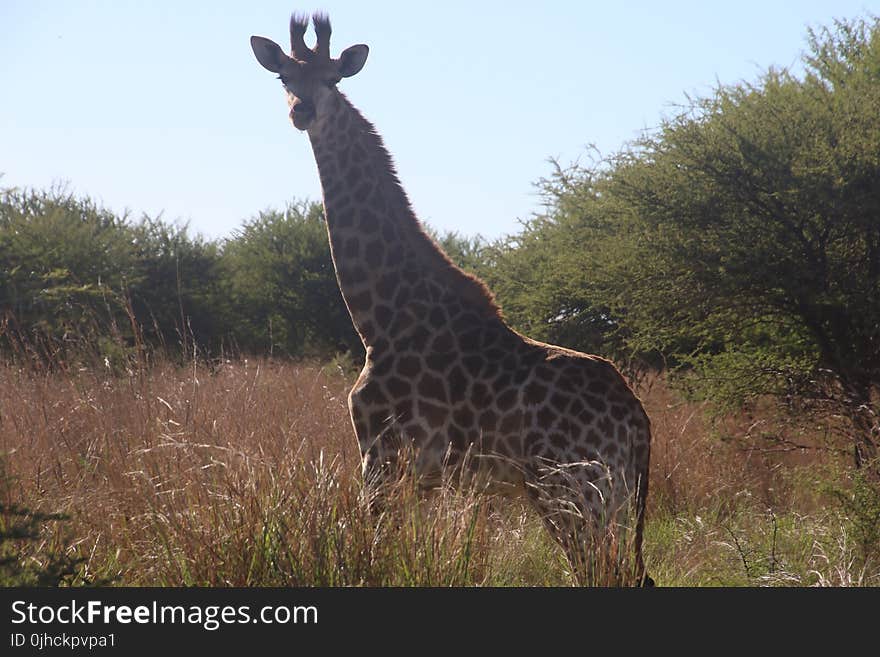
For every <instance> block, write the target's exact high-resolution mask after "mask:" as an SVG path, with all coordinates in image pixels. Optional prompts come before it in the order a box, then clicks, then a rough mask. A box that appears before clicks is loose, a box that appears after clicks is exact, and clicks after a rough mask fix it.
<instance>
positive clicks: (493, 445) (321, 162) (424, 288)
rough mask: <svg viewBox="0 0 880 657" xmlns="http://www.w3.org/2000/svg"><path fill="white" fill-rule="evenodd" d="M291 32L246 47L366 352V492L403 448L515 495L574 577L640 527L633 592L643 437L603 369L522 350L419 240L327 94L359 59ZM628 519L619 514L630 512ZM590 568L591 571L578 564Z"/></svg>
mask: <svg viewBox="0 0 880 657" xmlns="http://www.w3.org/2000/svg"><path fill="white" fill-rule="evenodd" d="M313 23H314V26H315V32H316V34H317V44H316V46H315V47H314V48H308V47H307V46H306V44H305V41H304V36H305V32H306V29H307V27H308V19H307V18H304V17H298V16H294V17H293V18H292V19H291V22H290V37H291V46H292V50H291V55H286V54H285V53H284V52H283V51H282V49H281V48H280V47H279V46H278V45H277V44H276V43H274V42H273V41H270V40H269V39H265V38H263V37H256V36H255V37H251V45H252V47H253V50H254V53H255V55H256V57H257V60H258V61H259V62H260V64H262V65H263V67H265V68H267V69H269V70H270V71H272V72H273V73H277V74H278V76H279V78H280V79H281V81H282V83H283V85H284V88H285V90H286V92H287V96H288V104H289V106H290V117H291V119H292V121H293V124H294V126H295V127H297V128H298V129H300V130H304V131H306V132H307V134H308V136H309V140H310V141H311V144H312V149H313V151H314V155H315V160H316V161H317V165H318V172H319V174H320V179H321V186H322V188H323V195H324V209H325V214H326V220H327V230H328V233H329V236H330V246H331V251H332V255H333V264H334V266H335V268H336V275H337V279H338V281H339V287H340V289H341V291H342V295H343V297H344V299H345V303H346V305H347V306H348V309H349V312H350V313H351V318H352V321H353V322H354V326H355V328H356V329H357V331H358V333H359V334H360V336H361V339H362V340H363V343H364V347H365V348H366V362H365V363H364V368H363V371H362V372H361V374H360V377H359V378H358V380H357V383H356V384H355V385H354V388H353V389H352V391H351V393H350V395H349V407H350V409H351V418H352V423H353V425H354V430H355V433H356V435H357V440H358V443H359V445H360V449H361V453H362V454H363V459H364V474H365V476H366V477H367V479H368V481H369V482H371V483H374V484H379V483H381V480H382V478H383V476H384V474H385V473H386V472H387V471H388V466H389V464H390V463H393V462H394V459H395V458H396V455H397V453H398V450H399V448H400V447H402V446H407V447H412V448H414V451H415V454H416V457H415V458H416V465H417V469H418V471H419V473H420V476H421V478H422V481H423V482H424V483H425V485H431V483H432V482H436V480H437V479H439V478H440V477H441V476H442V474H443V472H444V469H448V468H450V467H457V466H458V465H460V464H461V463H463V462H467V463H468V464H469V466H468V467H472V468H473V469H474V470H475V471H477V472H479V473H480V474H482V475H485V477H486V479H487V480H488V481H490V482H492V484H493V488H494V489H496V490H500V491H502V492H523V493H525V494H526V495H527V496H528V498H529V499H530V501H531V502H532V504H533V505H534V506H535V508H536V509H537V510H538V512H539V513H540V514H541V516H542V518H543V519H544V521H545V524H546V526H547V527H548V529H549V530H550V531H551V532H552V533H553V535H554V536H555V537H556V539H557V540H559V541H560V543H561V544H562V545H563V547H564V548H565V549H566V552H567V554H568V556H569V559H570V560H571V561H572V564H573V566H576V565H577V564H578V563H579V562H583V561H584V559H583V558H582V556H581V555H582V554H583V546H584V545H585V544H587V543H588V542H589V541H590V540H591V538H592V537H595V536H596V530H597V528H598V527H607V526H608V520H609V519H614V523H615V524H616V526H617V527H618V528H625V527H626V526H628V525H629V524H633V525H634V526H635V527H634V528H635V540H634V541H633V543H634V550H635V560H636V563H637V564H638V570H639V577H641V576H642V575H643V572H644V568H643V565H642V558H641V541H642V527H643V523H644V510H645V499H646V496H647V492H648V489H647V484H648V461H649V454H650V436H651V431H650V423H649V420H648V416H647V415H646V413H645V411H644V409H643V408H642V404H641V403H640V402H639V400H638V398H637V397H636V396H635V394H633V392H632V390H631V389H630V387H629V386H628V385H627V383H626V382H625V381H624V379H623V377H622V376H621V375H620V373H619V372H618V371H617V369H616V368H615V367H614V366H613V365H612V364H611V363H610V362H609V361H607V360H605V359H603V358H600V357H598V356H592V355H587V354H583V353H579V352H577V351H572V350H570V349H565V348H562V347H557V346H554V345H549V344H544V343H541V342H537V341H535V340H531V339H529V338H527V337H525V336H523V335H520V334H519V333H517V332H516V331H514V330H513V329H511V328H510V327H509V326H507V324H505V322H504V320H503V319H502V316H501V313H500V310H499V308H498V306H497V305H496V303H495V301H494V299H493V297H492V295H491V293H490V292H489V291H488V290H487V289H486V287H485V285H484V284H483V283H482V281H480V280H479V279H477V278H475V277H474V276H471V275H469V274H467V273H465V272H463V271H462V270H461V269H459V268H458V267H456V266H455V265H454V264H453V263H452V262H451V261H450V260H449V258H448V257H447V256H446V254H444V253H443V251H442V250H441V249H440V248H439V247H438V246H437V244H436V243H435V242H434V241H433V240H432V239H431V238H430V237H428V236H427V235H426V234H425V232H424V231H423V230H422V228H421V226H420V224H419V221H418V219H417V218H416V216H415V214H414V212H413V210H412V208H411V207H410V204H409V200H408V199H407V196H406V193H405V192H404V190H403V188H402V187H401V185H400V182H399V180H398V178H397V174H396V173H395V170H394V166H393V164H392V161H391V157H390V155H389V154H388V151H387V150H386V149H385V146H384V145H383V143H382V139H381V138H380V137H379V135H378V134H377V133H376V130H375V129H374V128H373V126H372V125H371V124H370V123H369V122H368V121H367V120H366V119H364V117H363V116H362V115H361V114H360V113H359V112H358V111H357V110H356V109H355V108H354V106H352V104H351V103H350V102H349V101H348V99H347V98H346V97H345V96H344V95H343V94H342V93H341V92H340V91H339V90H338V89H337V87H336V85H337V84H338V83H339V82H340V80H341V79H342V78H345V77H349V76H351V75H354V74H356V73H358V72H359V71H360V70H361V68H363V66H364V63H365V62H366V59H367V54H368V48H367V46H365V45H355V46H352V47H350V48H348V49H346V50H344V51H343V52H342V53H341V55H340V56H339V57H338V58H337V59H332V58H331V57H330V48H329V40H330V22H329V20H328V19H327V18H326V16H323V15H315V16H314V17H313ZM627 511H629V512H627ZM587 560H588V559H587Z"/></svg>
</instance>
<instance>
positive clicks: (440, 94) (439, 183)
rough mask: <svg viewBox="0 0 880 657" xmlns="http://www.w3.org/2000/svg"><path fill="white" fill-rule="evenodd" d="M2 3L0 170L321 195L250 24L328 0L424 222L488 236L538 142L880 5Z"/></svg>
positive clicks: (647, 106)
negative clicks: (361, 57)
mask: <svg viewBox="0 0 880 657" xmlns="http://www.w3.org/2000/svg"><path fill="white" fill-rule="evenodd" d="M312 1H313V2H317V3H318V4H315V5H311V6H308V5H297V4H295V3H293V2H291V1H290V0H284V1H281V0H259V1H256V0H242V1H240V2H232V1H224V0H211V1H210V2H184V1H183V0H151V1H149V2H147V1H143V2H137V1H135V0H103V1H99V0H79V1H73V0H70V1H62V0H56V1H53V2H50V1H46V0H0V62H2V64H0V94H2V95H0V172H2V173H3V174H4V175H3V178H2V179H0V186H4V187H9V186H33V187H47V186H49V185H51V184H53V183H54V182H61V181H63V182H67V183H68V184H69V187H70V188H71V189H72V190H73V191H75V192H77V193H79V194H88V195H90V196H92V197H93V198H95V199H97V200H98V201H100V202H102V203H103V204H105V205H107V206H109V207H110V208H113V209H114V210H117V211H122V210H125V209H128V210H130V211H131V212H132V213H133V214H134V216H139V215H140V214H141V213H142V212H146V213H147V214H149V215H151V216H154V215H156V214H158V213H159V212H164V217H165V218H166V219H169V220H180V221H188V222H189V224H190V227H191V228H192V229H193V231H194V232H200V233H202V234H204V235H206V236H208V237H223V236H226V235H229V234H230V233H231V231H232V230H234V229H235V228H236V227H237V226H239V225H240V224H241V222H242V220H244V219H247V218H249V217H252V216H253V215H255V214H256V213H257V212H258V211H259V210H262V209H266V208H270V207H275V208H280V207H283V205H284V203H285V202H286V201H287V200H291V199H304V198H309V199H315V200H319V199H320V185H319V183H318V175H317V170H316V168H315V163H314V160H313V158H312V153H311V148H310V146H309V144H308V140H307V137H306V136H305V135H304V134H302V133H299V132H298V131H296V130H295V129H294V128H293V127H292V126H291V125H290V123H289V121H288V119H287V106H286V103H285V100H284V96H283V93H282V90H281V85H280V83H279V82H278V81H277V80H275V79H274V77H273V76H272V74H270V73H268V72H267V71H265V70H263V69H262V68H260V66H259V65H258V64H257V62H256V60H255V59H254V57H253V55H252V53H251V50H250V45H249V41H248V38H249V37H250V35H251V34H260V35H263V36H268V37H270V38H273V39H275V40H276V41H278V42H279V43H281V44H282V46H284V47H285V49H287V48H288V47H289V43H288V41H287V20H288V17H289V15H290V13H291V11H292V10H294V9H296V10H299V11H309V12H310V11H312V10H315V9H324V10H327V11H328V12H329V14H330V17H331V20H332V21H333V26H334V32H333V39H332V42H331V51H332V53H333V54H334V55H336V54H338V53H339V51H340V50H342V49H343V48H345V47H347V46H349V45H351V44H353V43H367V44H368V45H369V46H370V56H369V59H368V61H367V64H366V66H365V68H364V70H363V71H362V72H361V73H360V74H359V75H357V76H356V77H354V78H350V79H347V80H344V81H343V82H342V84H341V88H342V89H343V90H344V91H345V93H346V94H347V95H348V96H349V98H350V99H351V100H352V101H353V102H354V104H355V105H356V106H358V107H359V108H360V109H361V111H362V112H363V113H364V114H365V115H366V116H367V118H369V119H370V120H371V121H373V123H374V124H375V125H376V127H377V128H378V130H379V132H380V133H381V134H382V135H383V137H384V139H385V143H386V145H387V146H388V148H389V149H390V151H391V153H392V154H393V156H394V158H395V160H396V163H397V168H398V171H399V173H400V177H401V180H402V181H403V184H404V186H405V187H406V188H407V191H408V192H409V195H410V198H411V200H412V202H413V205H414V207H415V209H416V211H417V212H418V213H419V215H420V216H421V218H422V219H424V220H426V221H427V222H429V223H430V224H432V225H433V226H435V227H436V228H438V229H441V230H457V231H459V232H462V233H466V234H474V233H480V234H482V235H484V236H486V237H490V238H491V237H496V236H498V235H501V234H503V233H512V232H516V231H517V229H518V224H517V219H518V218H527V217H529V216H530V215H531V214H532V212H534V211H536V210H538V209H539V207H540V203H539V200H540V199H539V197H538V196H537V195H536V193H535V188H534V183H535V181H537V180H538V179H539V178H541V177H543V176H547V175H548V174H549V173H550V171H551V167H550V165H549V164H548V158H558V159H559V160H560V161H561V162H563V163H569V162H572V161H574V160H575V159H577V158H579V157H580V158H583V157H585V155H586V152H587V151H586V146H587V145H588V144H595V145H596V146H597V147H598V148H599V150H600V151H601V152H602V153H603V154H610V153H612V152H614V151H616V150H618V149H619V148H620V147H621V146H622V145H623V144H624V143H625V142H626V141H627V140H630V139H632V138H634V137H635V136H636V135H637V134H638V133H639V132H640V131H641V130H643V129H645V128H651V127H653V126H656V125H657V124H658V122H659V120H660V117H661V116H663V115H664V114H669V113H670V112H671V108H672V106H673V105H674V104H676V103H680V102H682V101H683V100H684V95H685V93H689V94H692V95H693V94H701V95H705V94H707V93H709V92H710V91H711V89H712V87H713V85H714V84H715V83H716V81H720V82H722V83H733V82H737V81H739V80H754V79H755V78H756V77H757V75H758V74H759V73H760V71H762V70H764V69H766V68H767V67H768V66H771V65H773V66H777V67H785V66H792V65H796V64H797V63H798V61H799V57H800V54H801V53H802V51H803V50H804V48H805V44H806V41H805V36H806V29H807V27H808V26H813V27H819V26H822V25H830V24H831V22H832V19H833V18H854V17H856V16H865V15H868V14H878V13H880V0H790V1H782V0H760V1H757V0H740V1H739V2H709V1H707V0H700V1H676V0H667V1H666V2H648V1H647V0H641V1H636V0H633V1H627V0H619V1H618V2H610V1H608V0H602V1H600V2H593V1H580V2H577V1H573V0H572V1H569V2H562V1H553V0H544V1H542V2H515V1H497V2H495V1H492V2H488V1H487V2H483V1H480V0H471V1H469V2H462V1H460V0H444V1H443V2H430V3H427V2H416V1H414V0H407V1H402V2H384V1H380V0H376V1H372V2H370V1H364V0H360V1H355V0H312Z"/></svg>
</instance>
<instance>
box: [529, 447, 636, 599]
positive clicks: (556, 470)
mask: <svg viewBox="0 0 880 657" xmlns="http://www.w3.org/2000/svg"><path fill="white" fill-rule="evenodd" d="M526 490H527V492H528V496H529V500H530V501H531V503H532V506H533V507H534V508H535V509H536V510H537V512H538V513H539V514H540V516H541V518H542V519H543V521H544V526H545V527H546V528H547V530H548V531H549V532H550V534H551V535H552V536H553V538H554V539H555V540H556V541H557V542H558V543H559V544H560V546H561V547H562V549H563V551H564V552H565V556H566V558H567V559H568V562H569V565H570V566H571V568H572V572H573V574H574V576H575V578H576V580H577V581H578V582H580V583H584V584H600V585H608V584H618V583H627V582H633V581H638V580H640V579H641V578H642V577H643V573H644V566H643V565H642V563H641V550H639V549H638V546H637V544H638V542H639V540H640V538H641V534H640V531H639V530H638V526H637V531H636V533H635V538H634V539H633V538H631V535H630V534H629V533H628V532H627V527H628V520H627V518H628V516H627V513H626V512H627V509H626V508H625V504H623V503H621V502H620V501H619V500H620V495H615V492H614V490H613V486H612V479H611V476H610V473H609V471H608V469H607V468H606V467H605V466H603V465H601V464H599V463H596V462H582V463H570V464H561V465H560V464H553V465H550V464H542V465H541V466H540V467H536V468H533V469H532V470H531V473H530V474H529V475H528V476H527V478H526ZM633 548H635V549H633ZM630 550H632V552H633V553H634V554H635V557H634V559H635V561H636V563H635V564H633V559H632V558H631V557H629V553H630ZM633 570H635V571H636V572H635V573H633V572H630V571H633Z"/></svg>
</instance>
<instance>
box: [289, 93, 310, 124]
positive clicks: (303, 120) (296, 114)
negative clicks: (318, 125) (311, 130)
mask: <svg viewBox="0 0 880 657" xmlns="http://www.w3.org/2000/svg"><path fill="white" fill-rule="evenodd" d="M314 118H315V104H314V103H313V102H312V101H310V100H302V99H301V98H297V99H296V100H295V101H294V102H293V105H291V107H290V120H291V121H293V125H294V127H296V128H297V129H299V130H305V129H307V128H308V127H309V125H310V124H311V122H312V121H313V120H314Z"/></svg>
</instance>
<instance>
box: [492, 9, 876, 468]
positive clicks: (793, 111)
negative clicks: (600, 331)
mask: <svg viewBox="0 0 880 657" xmlns="http://www.w3.org/2000/svg"><path fill="white" fill-rule="evenodd" d="M808 46H809V50H808V53H807V54H806V55H805V56H804V58H803V63H804V73H803V74H801V75H795V74H794V73H792V72H789V71H786V70H773V69H771V70H768V71H767V72H765V73H764V74H763V75H761V77H760V78H759V80H758V81H757V82H756V83H753V84H747V83H740V84H736V85H731V86H720V87H719V88H717V89H716V90H715V91H714V93H713V94H712V95H710V96H709V97H707V98H698V99H694V100H692V101H691V103H690V106H689V107H687V108H686V109H685V110H684V111H682V112H681V113H680V114H678V115H677V116H673V117H672V118H670V119H668V120H665V121H664V122H663V124H662V125H661V126H660V128H659V129H658V130H657V131H656V132H654V133H652V134H648V135H646V136H644V137H643V138H642V139H640V140H638V141H637V142H635V143H634V144H633V145H632V148H630V149H629V150H627V151H625V152H623V153H621V154H618V155H617V156H615V157H614V158H612V159H611V160H610V161H609V162H608V163H607V164H606V165H603V166H596V167H592V168H580V169H578V168H575V169H573V170H569V171H562V170H560V171H558V172H557V175H556V176H554V177H553V179H552V180H550V181H549V183H548V185H547V189H548V191H549V193H550V194H551V201H552V203H551V206H552V212H551V213H550V215H549V217H548V219H547V220H546V221H545V222H544V225H543V226H539V227H538V228H536V229H533V230H532V231H531V232H529V231H526V233H525V234H524V236H522V238H521V239H523V240H524V243H528V242H529V241H530V240H531V242H534V243H536V244H537V243H542V244H543V245H544V246H542V247H534V248H532V249H531V251H532V256H531V257H533V258H534V257H535V253H541V252H543V253H548V252H552V253H556V254H559V255H557V256H555V257H554V258H553V259H551V260H550V261H551V262H552V263H553V266H552V270H553V271H552V272H551V276H556V277H557V278H562V279H565V280H567V281H569V283H568V284H569V285H571V281H575V282H576V283H577V285H578V287H579V288H580V289H581V291H582V292H581V296H582V298H583V299H584V302H583V303H581V304H580V312H582V313H584V312H593V313H595V312H596V309H599V310H600V311H601V312H600V317H602V316H605V317H606V318H607V326H609V327H614V328H615V329H616V330H617V331H618V332H617V335H618V336H619V337H620V338H621V339H622V340H623V342H624V344H625V345H627V346H628V347H629V349H630V350H631V352H635V353H642V354H644V353H650V352H652V351H653V352H656V353H662V354H664V355H666V356H667V357H669V358H672V359H674V361H673V362H676V363H679V364H682V363H684V364H686V365H688V367H689V371H690V372H691V373H694V372H696V373H697V374H698V375H699V376H698V377H691V378H690V380H691V381H699V382H701V384H702V388H701V392H703V393H706V394H709V395H711V396H713V397H715V398H716V399H717V400H722V401H726V402H728V403H731V404H740V405H741V404H743V403H748V402H749V400H751V399H754V398H757V397H758V396H763V395H766V394H768V393H770V394H771V395H775V396H776V398H778V399H780V400H782V401H783V402H784V403H785V405H786V406H787V407H788V408H789V410H791V411H794V414H795V415H800V416H801V417H804V416H805V415H806V413H805V412H806V411H811V410H821V411H822V414H823V416H824V417H826V418H828V417H843V418H845V420H846V421H845V423H844V424H843V425H841V426H839V427H838V429H839V432H838V434H839V435H844V436H846V438H847V439H848V440H849V441H850V443H849V444H850V446H851V447H852V448H853V451H854V453H855V462H856V464H857V465H859V464H862V463H864V462H865V461H867V460H873V461H874V462H875V465H876V459H877V450H878V444H880V422H878V410H880V399H878V397H880V112H878V108H880V23H878V20H877V19H871V20H856V21H851V22H844V21H841V22H837V23H835V24H834V26H833V27H831V28H828V29H821V30H818V31H811V32H810V33H809V38H808ZM538 238H540V239H538ZM517 258H519V259H520V260H522V261H524V256H523V254H519V255H517ZM502 301H505V299H503V298H502ZM561 309H562V308H561V307H560V310H561ZM603 309H604V310H603ZM552 312H553V311H552V310H551V311H550V314H552ZM603 313H605V314H603ZM544 314H545V315H547V314H548V313H544ZM558 316H559V317H564V315H562V314H560V315H558ZM814 417H815V416H814Z"/></svg>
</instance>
